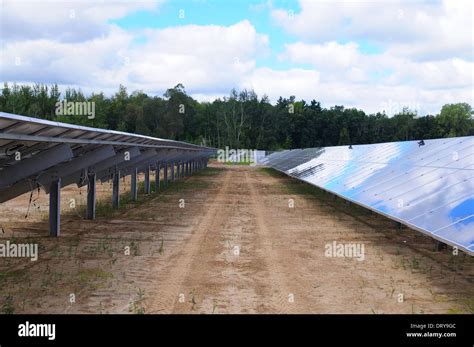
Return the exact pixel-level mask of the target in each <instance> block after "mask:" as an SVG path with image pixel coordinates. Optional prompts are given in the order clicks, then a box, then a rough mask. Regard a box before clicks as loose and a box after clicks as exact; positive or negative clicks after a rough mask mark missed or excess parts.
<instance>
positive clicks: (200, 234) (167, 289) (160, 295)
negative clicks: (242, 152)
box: [146, 171, 231, 313]
mask: <svg viewBox="0 0 474 347" xmlns="http://www.w3.org/2000/svg"><path fill="white" fill-rule="evenodd" d="M230 181H231V171H227V172H226V173H225V177H224V179H223V184H222V186H221V187H220V190H219V192H218V193H217V195H216V197H215V199H214V201H213V202H212V203H211V206H210V208H209V210H208V211H207V212H206V214H205V216H204V217H203V219H202V220H201V222H200V223H199V225H198V226H197V227H196V229H195V231H194V233H193V234H192V236H191V237H190V238H189V239H188V240H187V241H186V243H185V245H184V248H183V249H182V250H181V251H180V252H179V253H177V254H176V255H175V256H174V257H173V258H174V262H173V263H172V264H168V266H167V267H166V270H165V272H164V273H162V274H161V275H159V276H158V278H157V282H158V283H157V284H156V286H155V288H156V290H154V291H153V292H151V293H150V295H149V297H148V300H147V302H146V306H147V312H148V313H171V312H173V311H174V310H175V307H176V304H177V303H178V300H179V296H180V294H185V295H187V293H184V292H182V291H181V289H182V287H183V283H184V281H185V279H186V278H187V277H188V276H189V272H190V270H191V266H192V265H193V263H194V262H196V261H199V260H196V255H197V254H198V251H199V249H200V247H201V245H202V243H203V242H206V238H207V235H208V234H209V232H210V231H212V230H213V229H214V228H213V225H216V224H219V223H220V222H221V220H222V219H223V218H226V217H227V216H226V214H225V213H224V211H223V210H224V209H225V204H224V202H225V199H226V194H227V191H228V190H229V189H230V187H231V182H230ZM151 271H152V272H154V271H157V272H159V271H160V269H159V266H158V267H157V269H151Z"/></svg>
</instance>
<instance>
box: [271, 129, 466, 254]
mask: <svg viewBox="0 0 474 347" xmlns="http://www.w3.org/2000/svg"><path fill="white" fill-rule="evenodd" d="M262 164H266V165H269V166H271V167H273V168H275V169H277V170H279V171H282V172H284V173H286V174H288V175H290V176H292V177H295V178H298V179H301V180H303V181H305V182H308V183H310V184H313V185H315V186H317V187H320V188H322V189H325V190H327V191H330V192H332V193H334V194H337V195H339V196H340V197H342V198H344V199H347V200H349V201H352V202H354V203H357V204H360V205H362V206H364V207H367V208H369V209H371V210H374V211H376V212H378V213H380V214H383V215H385V216H387V217H389V218H392V219H394V220H396V221H398V222H401V223H403V224H405V225H407V226H409V227H411V228H414V229H416V230H419V231H421V232H424V233H426V234H428V235H430V236H432V237H434V238H435V239H438V240H440V241H442V242H445V243H447V244H450V245H452V246H456V247H458V248H459V249H462V250H464V251H466V252H468V253H470V254H471V255H472V254H474V137H472V136H469V137H458V138H446V139H435V140H424V141H421V142H419V141H405V142H393V143H382V144H370V145H353V146H337V147H323V148H309V149H296V150H287V151H282V152H276V153H272V154H270V155H269V156H267V157H266V158H265V159H264V160H263V161H262Z"/></svg>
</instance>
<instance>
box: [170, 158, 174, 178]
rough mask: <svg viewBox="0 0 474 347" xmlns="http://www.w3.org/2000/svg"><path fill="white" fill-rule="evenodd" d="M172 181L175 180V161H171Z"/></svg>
mask: <svg viewBox="0 0 474 347" xmlns="http://www.w3.org/2000/svg"><path fill="white" fill-rule="evenodd" d="M171 182H174V162H171Z"/></svg>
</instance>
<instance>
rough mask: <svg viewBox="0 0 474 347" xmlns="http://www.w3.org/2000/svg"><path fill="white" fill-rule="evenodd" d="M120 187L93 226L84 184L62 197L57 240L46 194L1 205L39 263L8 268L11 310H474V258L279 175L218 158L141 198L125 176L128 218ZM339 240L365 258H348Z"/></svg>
mask: <svg viewBox="0 0 474 347" xmlns="http://www.w3.org/2000/svg"><path fill="white" fill-rule="evenodd" d="M138 178H139V179H138V181H139V192H140V190H143V188H144V187H143V180H144V177H143V175H139V177H138ZM111 189H112V188H111V184H109V183H104V184H102V185H101V184H98V185H97V199H98V201H97V210H96V213H97V216H96V220H94V221H91V220H86V219H84V218H83V217H82V216H83V209H84V208H85V207H84V205H85V203H86V202H85V195H86V191H85V188H82V190H81V189H79V188H77V187H76V186H75V185H71V186H67V187H64V188H63V189H62V195H61V199H62V200H61V213H62V232H61V236H60V237H58V238H51V237H49V236H48V235H47V233H45V230H47V228H48V221H47V216H48V214H47V206H48V195H46V194H44V192H40V193H39V195H37V193H36V192H35V193H34V194H33V195H32V199H31V200H32V201H31V203H30V194H24V195H22V196H19V197H17V198H15V199H13V200H10V201H7V202H5V203H2V205H1V206H0V222H1V225H2V228H3V230H2V239H3V240H4V241H7V240H10V241H12V242H16V243H18V244H21V243H37V244H38V245H39V249H40V254H41V257H40V258H39V259H38V260H37V261H30V259H25V258H14V257H10V258H7V259H6V260H7V261H5V262H1V263H0V281H1V285H0V298H2V302H1V308H2V310H3V311H4V312H6V313H158V314H161V313H209V314H211V313H214V314H221V313H368V314H373V313H377V314H378V313H408V314H411V313H473V311H474V286H473V285H472V282H473V279H474V277H473V276H474V260H473V258H472V257H471V256H469V255H468V254H466V253H464V252H459V254H457V255H453V252H452V249H451V248H447V249H443V250H441V251H437V250H435V242H434V240H433V239H432V238H431V237H429V236H426V235H424V234H422V233H420V232H419V231H416V230H411V229H409V228H407V227H401V228H400V227H397V225H396V224H395V223H394V221H393V220H390V219H387V218H385V217H383V216H380V215H378V214H375V213H372V212H371V211H369V210H367V209H364V208H362V207H360V206H356V205H354V204H351V203H347V202H346V201H344V200H343V199H339V198H336V199H335V198H334V196H333V195H331V194H328V193H326V192H324V191H322V190H320V189H318V188H316V187H314V186H311V185H309V184H307V183H304V182H300V181H298V180H295V179H292V178H290V177H287V176H286V175H283V174H281V173H278V172H277V171H274V170H272V169H269V168H262V167H253V166H247V165H224V164H220V163H217V162H215V161H213V162H211V164H210V165H209V167H208V168H206V169H204V170H202V171H200V172H197V173H196V174H194V175H193V176H189V177H185V178H184V179H183V180H180V181H177V182H175V183H173V184H170V185H169V186H168V187H167V188H163V189H162V191H161V192H159V193H158V194H147V195H143V194H139V198H138V201H136V202H135V201H131V200H129V199H127V196H129V190H130V177H127V178H126V179H125V181H124V182H122V185H121V193H122V195H123V198H122V199H121V206H120V208H119V209H112V208H111V202H110V194H111ZM71 201H74V203H75V207H71ZM26 215H27V218H25V216H26ZM339 244H357V245H363V250H362V252H359V253H357V252H356V253H354V254H353V256H352V257H345V256H344V254H342V256H340V255H341V254H339V253H338V251H337V250H338V245H339ZM331 247H333V249H331ZM356 250H357V248H354V251H356ZM358 250H359V251H361V249H358ZM331 251H332V252H331Z"/></svg>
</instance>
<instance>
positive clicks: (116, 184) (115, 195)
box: [112, 170, 120, 208]
mask: <svg viewBox="0 0 474 347" xmlns="http://www.w3.org/2000/svg"><path fill="white" fill-rule="evenodd" d="M112 206H113V208H119V207H120V170H116V171H115V173H114V177H113V181H112Z"/></svg>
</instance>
